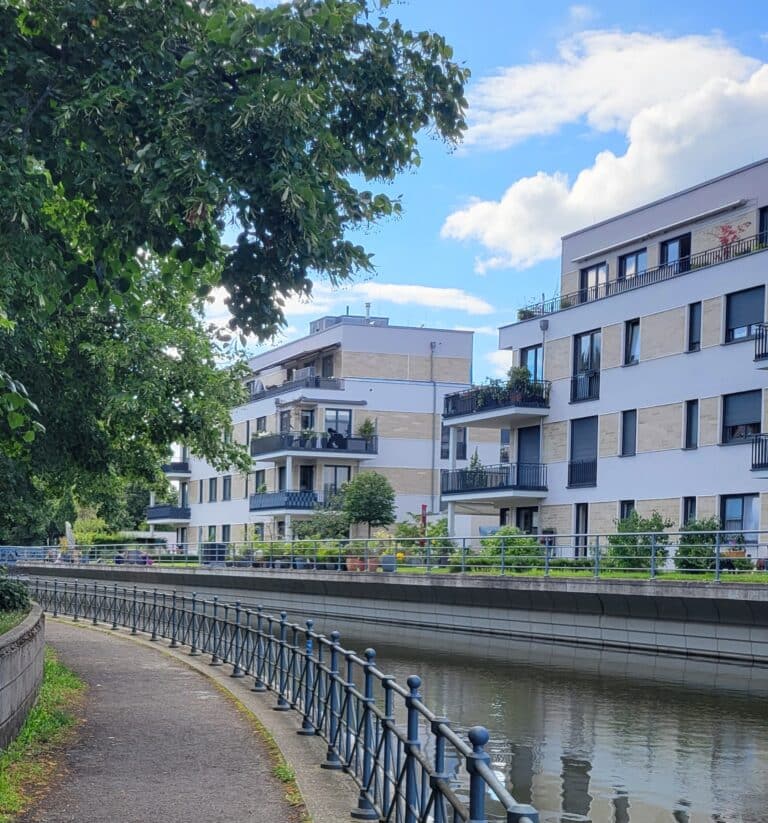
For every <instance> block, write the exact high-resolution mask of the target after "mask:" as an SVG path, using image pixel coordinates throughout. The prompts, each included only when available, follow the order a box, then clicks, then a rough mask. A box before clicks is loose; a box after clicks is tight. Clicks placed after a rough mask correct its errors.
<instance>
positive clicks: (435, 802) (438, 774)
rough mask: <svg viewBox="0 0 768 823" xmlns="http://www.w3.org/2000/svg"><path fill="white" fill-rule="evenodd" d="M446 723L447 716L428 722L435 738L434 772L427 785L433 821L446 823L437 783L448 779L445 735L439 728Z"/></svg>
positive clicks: (441, 797)
mask: <svg viewBox="0 0 768 823" xmlns="http://www.w3.org/2000/svg"><path fill="white" fill-rule="evenodd" d="M447 725H448V718H447V717H436V718H435V719H434V720H433V721H432V723H431V724H430V729H431V731H432V734H433V736H434V738H435V773H434V774H433V775H431V776H430V778H429V787H430V789H432V816H433V818H434V821H435V823H446V819H445V807H444V805H443V796H442V794H441V793H440V790H439V786H438V783H439V782H440V781H441V780H449V779H450V777H449V775H448V774H446V771H445V737H444V736H443V733H442V731H441V729H440V727H441V726H447Z"/></svg>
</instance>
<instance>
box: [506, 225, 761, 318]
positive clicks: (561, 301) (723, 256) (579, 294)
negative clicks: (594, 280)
mask: <svg viewBox="0 0 768 823" xmlns="http://www.w3.org/2000/svg"><path fill="white" fill-rule="evenodd" d="M766 250H768V243H766V236H765V234H764V233H763V234H756V235H754V236H752V237H742V238H741V239H739V240H736V241H734V242H733V243H728V244H726V245H721V246H717V247H715V248H712V249H706V250H705V251H700V252H697V253H696V254H692V255H690V256H689V257H682V258H681V259H680V260H677V261H675V262H674V263H665V264H663V265H661V266H656V268H654V269H646V270H645V271H642V272H640V273H639V274H636V275H635V276H634V277H630V278H626V279H624V280H612V281H609V282H608V283H600V284H598V285H597V286H592V287H590V288H587V289H579V291H575V292H570V293H569V294H561V295H557V296H556V297H552V298H550V299H549V300H544V301H542V302H540V303H532V304H530V305H528V306H525V307H524V308H522V309H520V310H519V311H518V312H517V319H518V322H522V321H525V320H531V319H533V318H534V317H541V316H543V315H546V314H554V313H555V312H558V311H563V310H565V309H570V308H573V307H574V306H578V305H581V304H582V303H592V302H593V301H595V300H603V299H604V298H606V297H612V296H613V295H616V294H623V293H624V292H626V291H634V290H635V289H641V288H643V287H644V286H652V285H653V284H654V283H661V282H663V281H665V280H672V279H673V278H675V277H680V276H682V275H684V274H689V273H690V272H692V271H695V270H696V269H706V268H709V267H711V266H718V265H720V264H721V263H727V262H728V261H730V260H733V259H735V258H738V257H744V256H745V255H749V254H757V253H759V252H762V251H766Z"/></svg>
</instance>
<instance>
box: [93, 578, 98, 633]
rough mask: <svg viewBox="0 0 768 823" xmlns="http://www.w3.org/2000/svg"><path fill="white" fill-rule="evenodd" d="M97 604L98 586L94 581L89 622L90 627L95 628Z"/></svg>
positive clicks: (96, 623)
mask: <svg viewBox="0 0 768 823" xmlns="http://www.w3.org/2000/svg"><path fill="white" fill-rule="evenodd" d="M98 602H99V584H98V583H96V582H95V581H94V584H93V619H92V620H91V623H92V625H94V626H97V625H98V623H99V620H98V612H99V609H98V605H97V604H98Z"/></svg>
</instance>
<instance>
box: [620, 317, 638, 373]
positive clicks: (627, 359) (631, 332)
mask: <svg viewBox="0 0 768 823" xmlns="http://www.w3.org/2000/svg"><path fill="white" fill-rule="evenodd" d="M639 362H640V318H639V317H637V318H635V319H634V320H627V322H626V323H625V324H624V365H625V366H631V365H633V364H634V363H639Z"/></svg>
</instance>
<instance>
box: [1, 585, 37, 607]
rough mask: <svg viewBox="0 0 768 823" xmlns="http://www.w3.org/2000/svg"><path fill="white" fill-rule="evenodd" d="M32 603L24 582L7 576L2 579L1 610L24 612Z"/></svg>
mask: <svg viewBox="0 0 768 823" xmlns="http://www.w3.org/2000/svg"><path fill="white" fill-rule="evenodd" d="M31 605H32V601H31V599H30V597H29V591H27V587H26V586H25V585H24V584H23V583H19V581H18V580H9V579H8V578H7V577H3V578H2V579H0V612H22V611H26V610H27V609H29V607H30V606H31Z"/></svg>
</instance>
